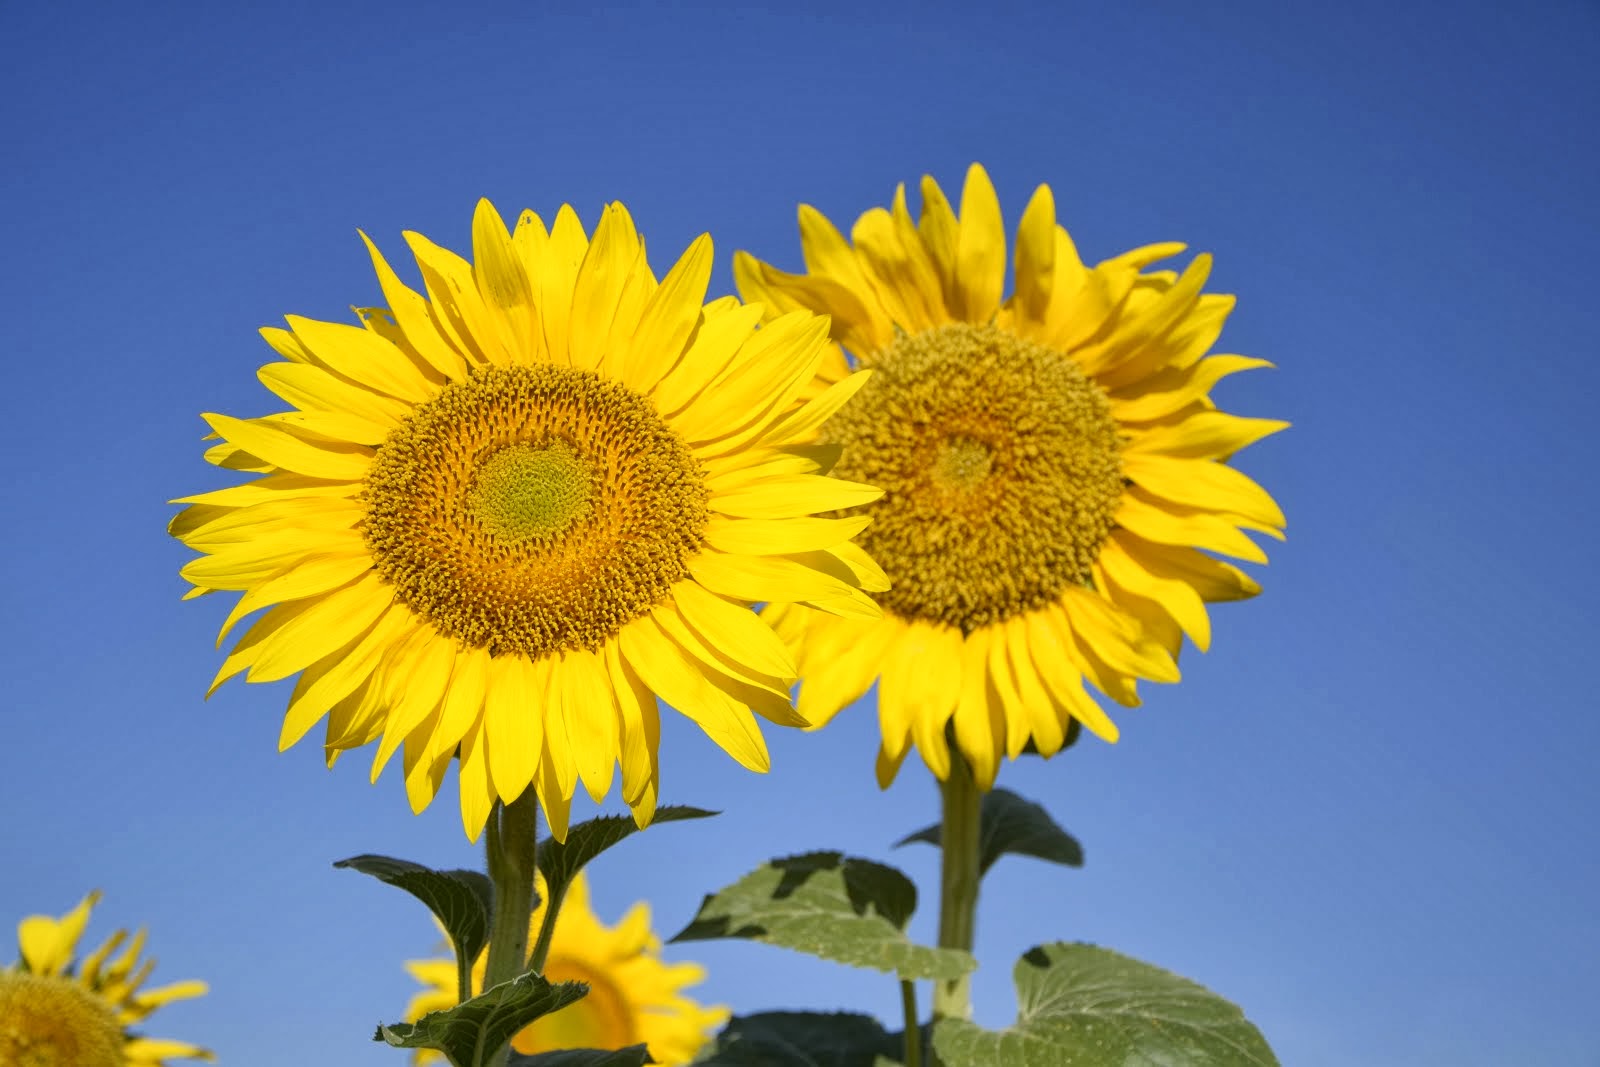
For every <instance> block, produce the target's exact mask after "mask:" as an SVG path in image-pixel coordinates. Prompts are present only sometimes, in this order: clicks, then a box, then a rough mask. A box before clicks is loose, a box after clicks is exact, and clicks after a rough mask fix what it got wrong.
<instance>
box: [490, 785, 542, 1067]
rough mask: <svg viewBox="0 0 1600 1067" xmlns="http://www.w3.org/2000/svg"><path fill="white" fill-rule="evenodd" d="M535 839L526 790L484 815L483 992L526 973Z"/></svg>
mask: <svg viewBox="0 0 1600 1067" xmlns="http://www.w3.org/2000/svg"><path fill="white" fill-rule="evenodd" d="M538 837H539V798H538V797H537V796H536V795H535V794H534V791H533V790H532V789H528V790H526V791H525V792H524V793H523V794H522V795H521V796H520V797H518V798H517V799H516V800H514V801H512V802H511V803H510V804H508V805H505V806H504V807H502V806H501V805H500V804H498V803H496V804H495V810H494V811H493V812H491V813H490V815H489V826H488V834H487V838H488V840H487V846H488V849H487V850H488V854H489V881H490V882H492V883H493V884H494V915H493V917H492V918H491V920H490V923H489V962H488V965H487V967H486V969H485V972H484V976H483V988H484V990H485V991H488V990H490V989H493V988H494V987H495V986H497V985H499V984H501V983H502V982H509V981H511V980H512V979H513V978H516V977H517V976H518V975H520V974H522V973H523V972H524V971H525V970H527V968H528V924H529V922H530V921H531V920H532V918H533V880H534V870H535V859H536V857H537V849H538ZM486 1052H487V1053H488V1054H487V1056H486V1057H485V1058H484V1059H483V1061H482V1062H483V1067H501V1065H503V1064H504V1063H505V1062H506V1058H507V1053H508V1047H502V1048H499V1049H495V1050H486Z"/></svg>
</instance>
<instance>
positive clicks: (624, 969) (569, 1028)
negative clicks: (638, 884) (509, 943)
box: [406, 873, 728, 1067]
mask: <svg viewBox="0 0 1600 1067" xmlns="http://www.w3.org/2000/svg"><path fill="white" fill-rule="evenodd" d="M538 881H539V898H540V899H541V900H543V899H544V898H545V887H544V876H543V875H540V876H539V879H538ZM543 920H544V905H543V904H541V905H540V906H539V908H538V910H537V911H535V912H534V913H533V919H532V922H531V923H530V924H529V936H528V942H529V944H532V943H533V941H534V940H535V939H536V937H537V935H538V932H539V926H540V924H541V923H542V922H543ZM487 959H488V952H487V950H486V951H485V952H483V953H481V954H479V956H478V961H477V963H476V964H475V965H474V966H473V968H472V991H473V994H474V995H477V994H478V993H481V992H482V991H483V972H484V967H485V964H486V962H487ZM406 970H408V971H410V972H411V975H412V977H414V978H416V980H417V981H419V982H421V983H422V984H423V985H425V986H427V987H428V988H427V989H426V990H425V991H423V992H421V993H418V994H417V995H416V996H414V997H412V998H411V1003H410V1004H409V1005H407V1007H406V1020H407V1021H408V1022H416V1021H417V1020H418V1019H420V1018H422V1017H423V1016H424V1015H426V1014H428V1013H429V1012H433V1011H444V1010H445V1009H447V1008H452V1007H454V1006H455V1004H456V964H455V960H453V959H431V960H412V961H410V962H408V963H407V964H406ZM543 973H544V976H545V977H546V978H548V979H549V980H550V981H552V982H584V983H587V984H588V986H589V995H588V996H586V997H584V998H583V999H582V1000H580V1001H578V1002H577V1003H576V1004H572V1005H569V1006H568V1007H565V1008H562V1009H561V1010H560V1011H558V1012H555V1013H553V1014H551V1015H546V1016H545V1017H544V1018H542V1019H540V1020H538V1021H537V1022H535V1023H533V1024H532V1025H531V1026H528V1027H527V1028H526V1029H524V1030H523V1031H522V1032H521V1033H519V1034H517V1036H516V1037H515V1038H513V1039H512V1041H511V1047H512V1048H513V1049H515V1050H516V1051H518V1052H521V1053H524V1054H525V1055H530V1056H531V1055H534V1054H535V1053H539V1052H550V1051H553V1050H555V1049H563V1048H595V1049H620V1048H627V1047H628V1046H629V1045H637V1044H640V1043H641V1042H642V1043H644V1044H647V1045H649V1046H650V1054H651V1055H652V1056H654V1057H655V1060H656V1062H657V1063H661V1064H665V1065H666V1067H678V1065H680V1064H686V1063H688V1062H689V1061H691V1060H693V1059H694V1057H695V1055H696V1053H698V1052H699V1051H700V1049H701V1047H702V1046H704V1045H705V1043H706V1042H707V1041H709V1040H710V1039H711V1037H712V1035H713V1034H715V1032H716V1031H717V1029H718V1028H719V1027H720V1026H722V1024H723V1023H725V1022H727V1021H728V1009H727V1008H724V1007H714V1008H705V1007H701V1006H700V1005H699V1004H698V1003H696V1002H695V1001H694V1000H691V999H690V998H689V997H687V996H685V995H684V992H683V991H684V990H685V989H687V988H688V987H689V986H692V985H695V984H696V983H698V982H701V981H704V980H705V970H704V968H702V967H700V966H699V965H698V964H693V963H667V962H666V961H664V960H663V959H662V958H661V941H660V939H659V938H657V937H656V935H655V934H654V933H653V932H651V929H650V905H648V904H645V903H643V902H640V903H638V904H635V905H634V906H633V907H632V908H631V909H630V910H629V911H628V914H626V915H624V916H623V917H622V921H621V922H619V923H617V925H616V926H606V925H605V924H604V923H602V922H601V921H600V919H599V918H598V917H597V916H596V915H595V913H594V911H593V909H592V908H591V907H590V904H589V884H588V881H587V878H586V876H585V875H583V874H582V873H580V874H579V875H578V877H577V878H576V879H574V880H573V882H572V883H571V884H570V885H569V886H568V888H567V893H566V897H565V898H564V900H563V901H562V904H561V911H560V912H559V913H558V914H557V916H556V927H555V931H554V933H553V935H552V937H551V939H550V953H549V955H548V956H547V957H546V958H545V967H544V972H543ZM439 1058H440V1055H439V1053H437V1052H433V1051H431V1050H428V1049H422V1050H419V1051H417V1052H416V1053H414V1054H413V1060H414V1062H416V1063H419V1064H421V1063H431V1062H434V1061H437V1060H438V1059H439Z"/></svg>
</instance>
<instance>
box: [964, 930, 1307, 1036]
mask: <svg viewBox="0 0 1600 1067" xmlns="http://www.w3.org/2000/svg"><path fill="white" fill-rule="evenodd" d="M1014 978H1015V981H1016V986H1017V1002H1018V1010H1017V1021H1016V1022H1015V1023H1014V1024H1013V1025H1012V1026H1011V1027H1009V1028H1008V1029H1005V1030H1001V1031H993V1030H985V1029H983V1028H982V1027H981V1026H978V1025H977V1024H976V1023H972V1022H968V1021H967V1020H965V1019H943V1020H941V1021H939V1022H937V1023H935V1024H934V1027H933V1047H934V1050H935V1051H936V1052H937V1053H938V1057H939V1060H940V1061H941V1062H942V1063H944V1065H945V1067H1058V1065H1059V1067H1066V1065H1069V1064H1070V1065H1071V1067H1101V1065H1104V1067H1114V1065H1116V1067H1120V1065H1123V1064H1132V1063H1138V1064H1166V1063H1181V1064H1185V1065H1186V1067H1277V1063H1278V1061H1277V1058H1276V1057H1274V1056H1273V1054H1272V1050H1271V1049H1269V1048H1268V1047H1267V1042H1266V1040H1265V1039H1264V1038H1263V1037H1262V1036H1261V1032H1260V1031H1259V1030H1257V1029H1256V1028H1255V1026H1253V1025H1252V1024H1251V1023H1250V1022H1249V1021H1248V1020H1247V1019H1245V1017H1244V1013H1243V1012H1241V1011H1240V1010H1239V1009H1238V1008H1237V1007H1236V1006H1235V1005H1233V1004H1232V1003H1230V1002H1228V1001H1226V1000H1224V999H1222V998H1221V997H1219V996H1217V995H1216V994H1215V993H1212V992H1211V991H1210V990H1208V989H1206V988H1205V987H1204V986H1200V985H1197V984H1195V983H1194V982H1191V981H1189V980H1188V979H1186V978H1179V977H1178V976H1177V975H1175V974H1172V973H1170V972H1168V971H1163V970H1161V969H1160V968H1159V967H1152V966H1151V965H1149V964H1148V963H1140V962H1139V961H1138V960H1134V959H1129V958H1128V957H1127V956H1123V955H1120V954H1119V953H1116V952H1112V951H1111V950H1109V949H1103V948H1097V947H1096V946H1094V945H1083V944H1067V943H1065V942H1056V943H1054V944H1050V945H1040V946H1039V947H1037V948H1034V949H1031V950H1029V951H1028V952H1027V953H1026V954H1025V955H1024V956H1023V957H1022V959H1020V960H1018V961H1017V966H1016V970H1015V972H1014Z"/></svg>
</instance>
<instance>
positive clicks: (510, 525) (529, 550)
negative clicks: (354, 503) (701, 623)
mask: <svg viewBox="0 0 1600 1067" xmlns="http://www.w3.org/2000/svg"><path fill="white" fill-rule="evenodd" d="M708 495H709V494H708V491H707V489H706V487H705V482H704V479H703V477H702V475H701V472H700V467H699V464H698V463H697V462H696V461H695V459H694V457H693V455H692V454H691V453H690V452H689V448H688V445H687V444H686V443H685V442H684V441H683V439H682V438H681V437H679V436H678V435H677V434H676V433H674V432H673V430H672V429H671V428H670V427H669V426H667V424H666V423H665V422H664V421H663V420H662V419H661V416H660V415H659V414H658V413H657V412H656V410H655V408H654V406H653V405H652V404H651V402H650V401H649V400H648V399H646V398H645V397H642V396H640V395H639V394H637V393H634V392H633V391H632V390H629V389H627V388H626V387H624V386H622V385H621V384H619V383H617V382H613V381H607V380H604V379H602V378H600V377H599V376H598V375H595V374H593V373H591V372H589V371H582V370H577V369H574V368H571V367H556V366H551V365H548V364H541V365H535V366H517V367H480V368H477V369H476V370H474V371H473V372H472V373H471V374H470V375H469V376H468V377H467V378H466V379H464V380H462V381H459V382H455V383H452V384H451V385H449V386H446V387H445V388H444V389H443V390H441V391H440V392H439V393H438V394H437V395H436V396H434V397H433V398H432V399H431V400H429V401H428V402H427V403H425V404H421V405H419V406H418V407H417V409H416V410H415V411H413V412H412V414H411V416H410V417H409V418H408V419H407V420H406V421H405V423H404V424H402V425H401V426H400V427H398V428H397V429H395V430H394V431H392V432H391V433H390V434H389V437H388V438H387V439H386V440H385V441H384V442H383V445H382V447H381V448H379V450H378V454H377V456H376V458H375V459H374V460H373V464H372V467H371V469H370V471H369V472H368V474H367V480H366V485H365V487H364V491H363V500H364V501H365V503H366V514H365V517H364V518H363V521H362V532H363V533H364V535H365V537H366V541H367V546H368V549H369V550H370V551H371V552H372V556H373V560H374V564H375V566H376V567H377V569H378V571H379V573H380V574H381V575H382V576H383V577H384V578H385V579H386V580H388V581H389V582H391V583H392V584H393V585H394V588H395V594H396V596H397V597H398V598H399V599H400V600H401V602H403V603H404V604H405V605H406V606H407V607H408V608H410V609H411V610H412V611H413V612H414V613H416V614H417V615H419V616H421V617H422V618H425V619H427V620H428V621H429V622H430V623H432V624H433V625H434V627H435V628H436V629H437V630H438V631H439V632H440V633H441V634H444V635H445V636H447V637H452V638H454V639H456V640H457V641H460V642H461V643H462V644H464V645H470V646H480V647H486V648H488V650H489V651H490V653H492V654H494V655H502V654H511V653H517V654H521V655H525V656H528V657H530V658H537V657H539V656H543V655H547V654H549V653H552V652H556V651H558V650H560V649H578V648H588V649H595V648H598V647H599V646H600V644H601V643H602V642H603V641H605V640H606V639H607V638H608V637H610V636H611V635H613V634H615V633H616V632H617V631H618V630H620V629H621V628H622V627H623V626H624V625H626V624H627V623H628V622H630V621H632V620H633V619H636V618H638V617H639V616H641V615H643V614H645V613H646V612H648V611H649V610H650V608H651V607H652V606H653V605H655V604H656V603H658V602H660V601H661V600H662V599H664V598H665V597H666V596H667V594H668V591H669V590H670V589H671V588H672V586H673V584H674V583H676V582H678V581H680V580H681V579H683V578H684V577H685V576H687V574H688V561H689V559H690V558H691V557H692V556H693V555H694V554H695V553H696V552H698V551H699V550H700V547H701V543H702V531H703V530H704V528H705V523H706V501H707V499H708Z"/></svg>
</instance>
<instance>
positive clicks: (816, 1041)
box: [695, 1011, 902, 1067]
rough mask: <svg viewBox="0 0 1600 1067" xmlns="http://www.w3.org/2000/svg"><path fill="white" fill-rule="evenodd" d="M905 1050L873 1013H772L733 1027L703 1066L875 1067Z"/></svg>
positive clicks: (738, 1021)
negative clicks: (880, 1061) (877, 1063)
mask: <svg viewBox="0 0 1600 1067" xmlns="http://www.w3.org/2000/svg"><path fill="white" fill-rule="evenodd" d="M901 1051H902V1046H901V1043H900V1037H899V1035H897V1034H890V1033H887V1032H886V1031H885V1030H884V1029H883V1025H882V1024H881V1023H879V1022H878V1020H876V1019H874V1018H873V1017H872V1016H870V1015H856V1014H853V1013H850V1012H807V1011H768V1012H760V1013H758V1014H755V1015H745V1016H741V1017H739V1018H737V1019H734V1020H732V1021H731V1022H729V1023H728V1025H727V1027H726V1028H725V1029H724V1030H723V1031H722V1033H720V1034H718V1035H717V1041H716V1045H715V1046H714V1047H713V1049H712V1050H711V1052H710V1053H709V1054H706V1055H703V1056H702V1057H701V1058H700V1059H698V1060H696V1061H695V1064H696V1065H697V1067H874V1065H875V1063H876V1062H877V1061H878V1060H879V1059H880V1058H887V1059H889V1060H890V1061H891V1062H898V1058H899V1056H900V1054H901Z"/></svg>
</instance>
